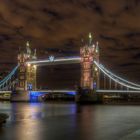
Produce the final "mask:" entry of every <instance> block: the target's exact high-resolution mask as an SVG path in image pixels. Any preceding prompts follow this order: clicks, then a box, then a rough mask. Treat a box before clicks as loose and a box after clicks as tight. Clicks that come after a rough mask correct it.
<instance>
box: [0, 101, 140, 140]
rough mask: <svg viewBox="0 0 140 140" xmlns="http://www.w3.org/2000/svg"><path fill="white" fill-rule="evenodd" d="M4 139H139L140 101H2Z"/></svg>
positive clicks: (1, 136) (0, 130) (1, 132)
mask: <svg viewBox="0 0 140 140" xmlns="http://www.w3.org/2000/svg"><path fill="white" fill-rule="evenodd" d="M0 112H1V113H7V114H9V119H8V121H7V123H6V124H4V125H3V126H2V128H0V140H139V139H140V106H139V105H82V106H79V105H76V104H75V103H9V102H5V103H4V102H3V103H0Z"/></svg>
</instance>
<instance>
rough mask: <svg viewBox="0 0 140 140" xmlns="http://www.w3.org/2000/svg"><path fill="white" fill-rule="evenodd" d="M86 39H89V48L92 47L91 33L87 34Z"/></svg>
mask: <svg viewBox="0 0 140 140" xmlns="http://www.w3.org/2000/svg"><path fill="white" fill-rule="evenodd" d="M88 38H89V46H91V45H92V34H91V33H89V34H88Z"/></svg>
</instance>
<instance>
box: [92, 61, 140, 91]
mask: <svg viewBox="0 0 140 140" xmlns="http://www.w3.org/2000/svg"><path fill="white" fill-rule="evenodd" d="M94 63H95V64H96V66H97V67H98V68H99V69H100V70H101V71H102V72H103V73H104V74H105V75H106V76H108V77H109V78H111V79H112V80H113V81H115V82H117V83H118V84H120V85H123V86H124V87H127V88H130V89H134V90H140V88H138V87H134V86H130V85H128V84H126V83H123V82H120V81H119V80H118V79H116V78H113V77H112V76H111V75H109V74H108V73H107V72H106V71H105V70H104V69H103V68H102V67H101V66H100V64H98V63H97V62H96V61H94Z"/></svg>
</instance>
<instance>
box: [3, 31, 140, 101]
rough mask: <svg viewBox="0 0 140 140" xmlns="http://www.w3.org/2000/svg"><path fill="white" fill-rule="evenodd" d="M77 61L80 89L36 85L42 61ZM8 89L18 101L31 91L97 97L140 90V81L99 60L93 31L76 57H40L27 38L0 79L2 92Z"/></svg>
mask: <svg viewBox="0 0 140 140" xmlns="http://www.w3.org/2000/svg"><path fill="white" fill-rule="evenodd" d="M76 63H79V64H80V65H81V83H80V87H79V88H78V89H75V90H70V89H68V90H51V89H50V90H45V91H43V90H38V89H37V84H36V83H37V82H36V74H37V67H39V66H42V65H46V66H49V65H61V64H69V65H70V64H76ZM102 75H103V77H104V78H103V80H102V81H101V78H100V77H101V76H102ZM101 82H102V83H103V86H102V85H101ZM107 82H108V83H107ZM107 85H108V86H107ZM6 91H7V92H9V93H11V94H12V98H11V99H12V100H19V101H20V100H29V97H30V96H29V94H30V93H31V92H34V93H36V94H37V93H40V94H41V93H42V94H45V93H49V92H51V93H55V92H62V93H64V92H65V93H70V91H72V92H71V93H72V94H73V95H75V94H76V93H77V94H76V95H77V96H78V98H80V97H81V95H83V94H84V95H85V94H87V95H89V98H94V97H95V96H98V95H101V94H105V93H108V94H113V93H120V94H130V93H131V94H138V93H140V85H139V84H136V83H133V82H130V81H127V80H126V79H123V78H121V77H119V76H117V75H116V74H114V73H112V72H111V71H110V70H108V69H106V68H105V67H104V65H103V64H101V63H100V61H99V45H98V42H96V43H94V42H93V39H92V35H91V34H89V42H88V43H86V44H85V45H84V46H82V47H81V48H80V56H73V57H63V58H55V57H54V56H50V57H49V58H47V59H45V60H39V59H37V55H36V50H34V51H32V50H31V49H30V44H29V43H28V42H27V44H26V50H24V51H22V52H20V53H19V54H18V64H17V66H16V67H15V68H14V69H13V70H12V71H11V72H10V73H9V74H8V75H7V76H6V77H5V78H4V79H3V80H1V81H0V94H3V93H4V92H6ZM13 91H15V92H13ZM40 94H39V95H40ZM86 98H87V97H86Z"/></svg>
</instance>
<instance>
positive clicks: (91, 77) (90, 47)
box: [80, 33, 99, 90]
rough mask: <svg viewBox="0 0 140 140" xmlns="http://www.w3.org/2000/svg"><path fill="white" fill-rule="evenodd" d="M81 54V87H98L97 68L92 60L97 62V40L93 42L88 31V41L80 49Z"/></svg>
mask: <svg viewBox="0 0 140 140" xmlns="http://www.w3.org/2000/svg"><path fill="white" fill-rule="evenodd" d="M80 55H81V88H82V89H90V90H96V89H98V88H99V69H98V68H97V67H96V65H95V64H94V61H97V62H99V47H98V42H97V43H96V44H94V43H93V40H92V35H91V33H89V42H88V43H87V44H86V45H84V46H83V47H82V48H81V49H80Z"/></svg>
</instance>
